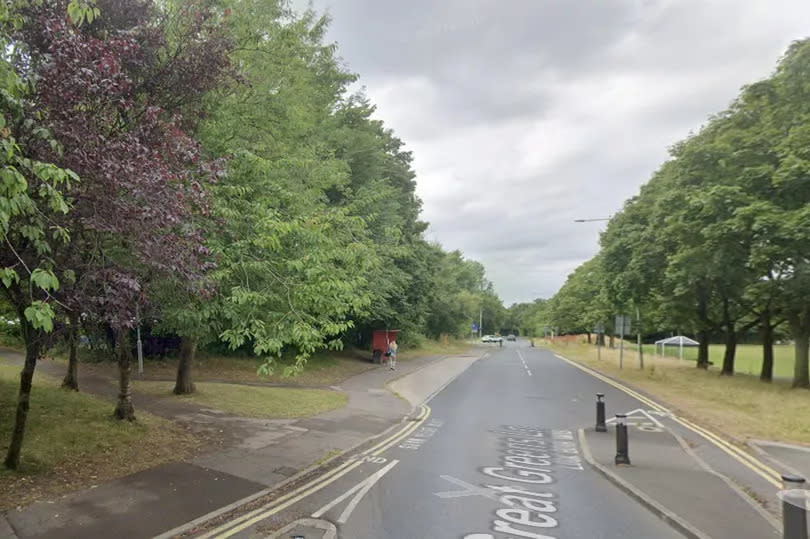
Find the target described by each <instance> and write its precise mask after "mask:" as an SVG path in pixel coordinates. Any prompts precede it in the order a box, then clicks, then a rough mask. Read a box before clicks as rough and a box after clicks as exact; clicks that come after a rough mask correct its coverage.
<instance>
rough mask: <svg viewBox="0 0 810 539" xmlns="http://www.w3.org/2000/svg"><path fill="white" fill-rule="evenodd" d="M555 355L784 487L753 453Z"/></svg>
mask: <svg viewBox="0 0 810 539" xmlns="http://www.w3.org/2000/svg"><path fill="white" fill-rule="evenodd" d="M554 356H555V357H556V358H557V359H561V360H563V361H565V362H566V363H568V364H569V365H572V366H574V367H576V368H578V369H580V370H581V371H584V372H586V373H588V374H590V375H591V376H593V377H594V378H598V379H599V380H602V381H603V382H605V383H606V384H610V385H611V386H613V387H615V388H616V389H618V390H620V391H623V392H624V393H627V394H628V395H630V396H631V397H633V398H634V399H636V400H639V401H641V402H643V403H644V404H646V405H647V406H649V407H650V408H652V409H653V410H656V411H658V412H664V413H666V414H668V415H669V417H671V418H672V420H673V421H675V422H676V423H678V424H680V425H681V426H683V427H685V428H687V429H689V430H691V431H692V432H694V433H696V434H699V435H701V436H703V437H704V438H705V439H706V440H708V441H709V442H711V443H713V444H714V445H715V446H717V448H719V449H720V450H722V451H724V452H725V453H726V454H728V455H729V456H731V457H732V458H734V459H735V460H736V461H737V462H739V463H740V464H742V465H743V466H745V467H746V468H748V469H749V470H751V471H752V472H754V473H755V474H757V475H758V476H760V477H761V478H763V479H764V480H765V481H767V482H768V483H770V484H771V485H773V486H774V487H776V488H778V489H781V488H782V476H781V474H780V473H779V472H777V471H776V470H775V469H773V468H771V467H770V466H768V465H767V464H765V463H764V462H762V461H761V460H759V459H757V458H756V457H754V456H753V455H751V454H749V453H747V452H745V451H743V450H742V449H740V448H739V447H737V446H735V445H732V444H730V443H729V442H727V441H726V440H724V439H722V438H721V437H720V436H718V435H717V434H715V433H713V432H711V431H710V430H708V429H706V428H704V427H701V426H699V425H696V424H695V423H692V422H691V421H689V420H687V419H683V418H681V417H678V416H676V415H675V414H673V413H671V412H670V411H669V410H668V409H666V408H664V407H663V406H661V405H660V404H658V403H657V402H655V401H654V400H651V399H650V398H648V397H646V396H644V395H642V394H641V393H639V392H638V391H634V390H632V389H630V388H629V387H627V386H625V385H624V384H621V383H619V382H617V381H616V380H613V379H611V378H608V377H607V376H604V375H603V374H601V373H599V372H597V371H595V370H593V369H591V368H589V367H586V366H584V365H581V364H579V363H577V362H576V361H572V360H570V359H568V358H567V357H563V356H561V355H559V354H554Z"/></svg>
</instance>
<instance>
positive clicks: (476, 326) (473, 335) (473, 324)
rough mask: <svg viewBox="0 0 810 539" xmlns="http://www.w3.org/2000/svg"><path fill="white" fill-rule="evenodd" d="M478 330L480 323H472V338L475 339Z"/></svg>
mask: <svg viewBox="0 0 810 539" xmlns="http://www.w3.org/2000/svg"><path fill="white" fill-rule="evenodd" d="M477 331H478V324H476V323H475V322H473V323H472V331H471V332H470V338H471V339H474V338H475V333H476V332H477Z"/></svg>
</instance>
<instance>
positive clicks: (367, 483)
mask: <svg viewBox="0 0 810 539" xmlns="http://www.w3.org/2000/svg"><path fill="white" fill-rule="evenodd" d="M398 462H399V461H398V460H392V461H391V462H390V463H389V464H388V465H387V466H385V467H384V468H381V469H380V470H377V471H376V472H375V473H373V474H372V475H370V476H369V477H368V478H366V479H364V480H362V481H360V482H359V483H357V484H356V485H355V486H353V487H352V488H350V489H349V490H347V491H346V492H344V493H343V494H341V495H340V496H338V497H337V498H335V499H334V500H332V501H331V502H329V503H328V504H326V505H324V506H323V507H321V508H320V509H318V510H317V511H315V512H314V513H312V516H313V517H314V518H320V517H321V516H322V515H323V514H324V513H326V512H327V511H329V510H330V509H332V508H333V507H334V506H336V505H337V504H339V503H340V502H342V501H343V500H345V499H346V498H348V497H349V496H351V495H352V494H354V493H355V492H356V493H357V494H355V496H354V498H352V500H351V501H350V502H349V505H347V506H346V509H344V510H343V512H342V513H341V514H340V517H338V519H337V523H338V524H345V523H346V521H348V520H349V517H350V516H351V514H352V511H354V509H355V507H357V504H358V503H360V500H362V499H363V496H365V495H366V494H367V493H368V491H369V490H371V487H373V486H374V483H376V482H377V481H379V480H380V479H381V478H382V476H384V475H385V474H386V473H388V471H389V470H390V469H391V468H393V467H394V466H396V465H397V463H398Z"/></svg>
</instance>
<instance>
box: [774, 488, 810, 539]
mask: <svg viewBox="0 0 810 539" xmlns="http://www.w3.org/2000/svg"><path fill="white" fill-rule="evenodd" d="M782 485H783V486H784V490H783V491H781V492H780V493H779V498H780V499H781V500H782V538H783V539H807V491H806V490H804V477H799V476H797V475H790V474H783V475H782Z"/></svg>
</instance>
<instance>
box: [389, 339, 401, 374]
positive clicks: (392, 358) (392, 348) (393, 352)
mask: <svg viewBox="0 0 810 539" xmlns="http://www.w3.org/2000/svg"><path fill="white" fill-rule="evenodd" d="M398 348H399V346H398V345H397V341H388V364H389V365H390V366H391V370H392V371H393V370H394V369H395V368H396V366H397V349H398Z"/></svg>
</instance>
